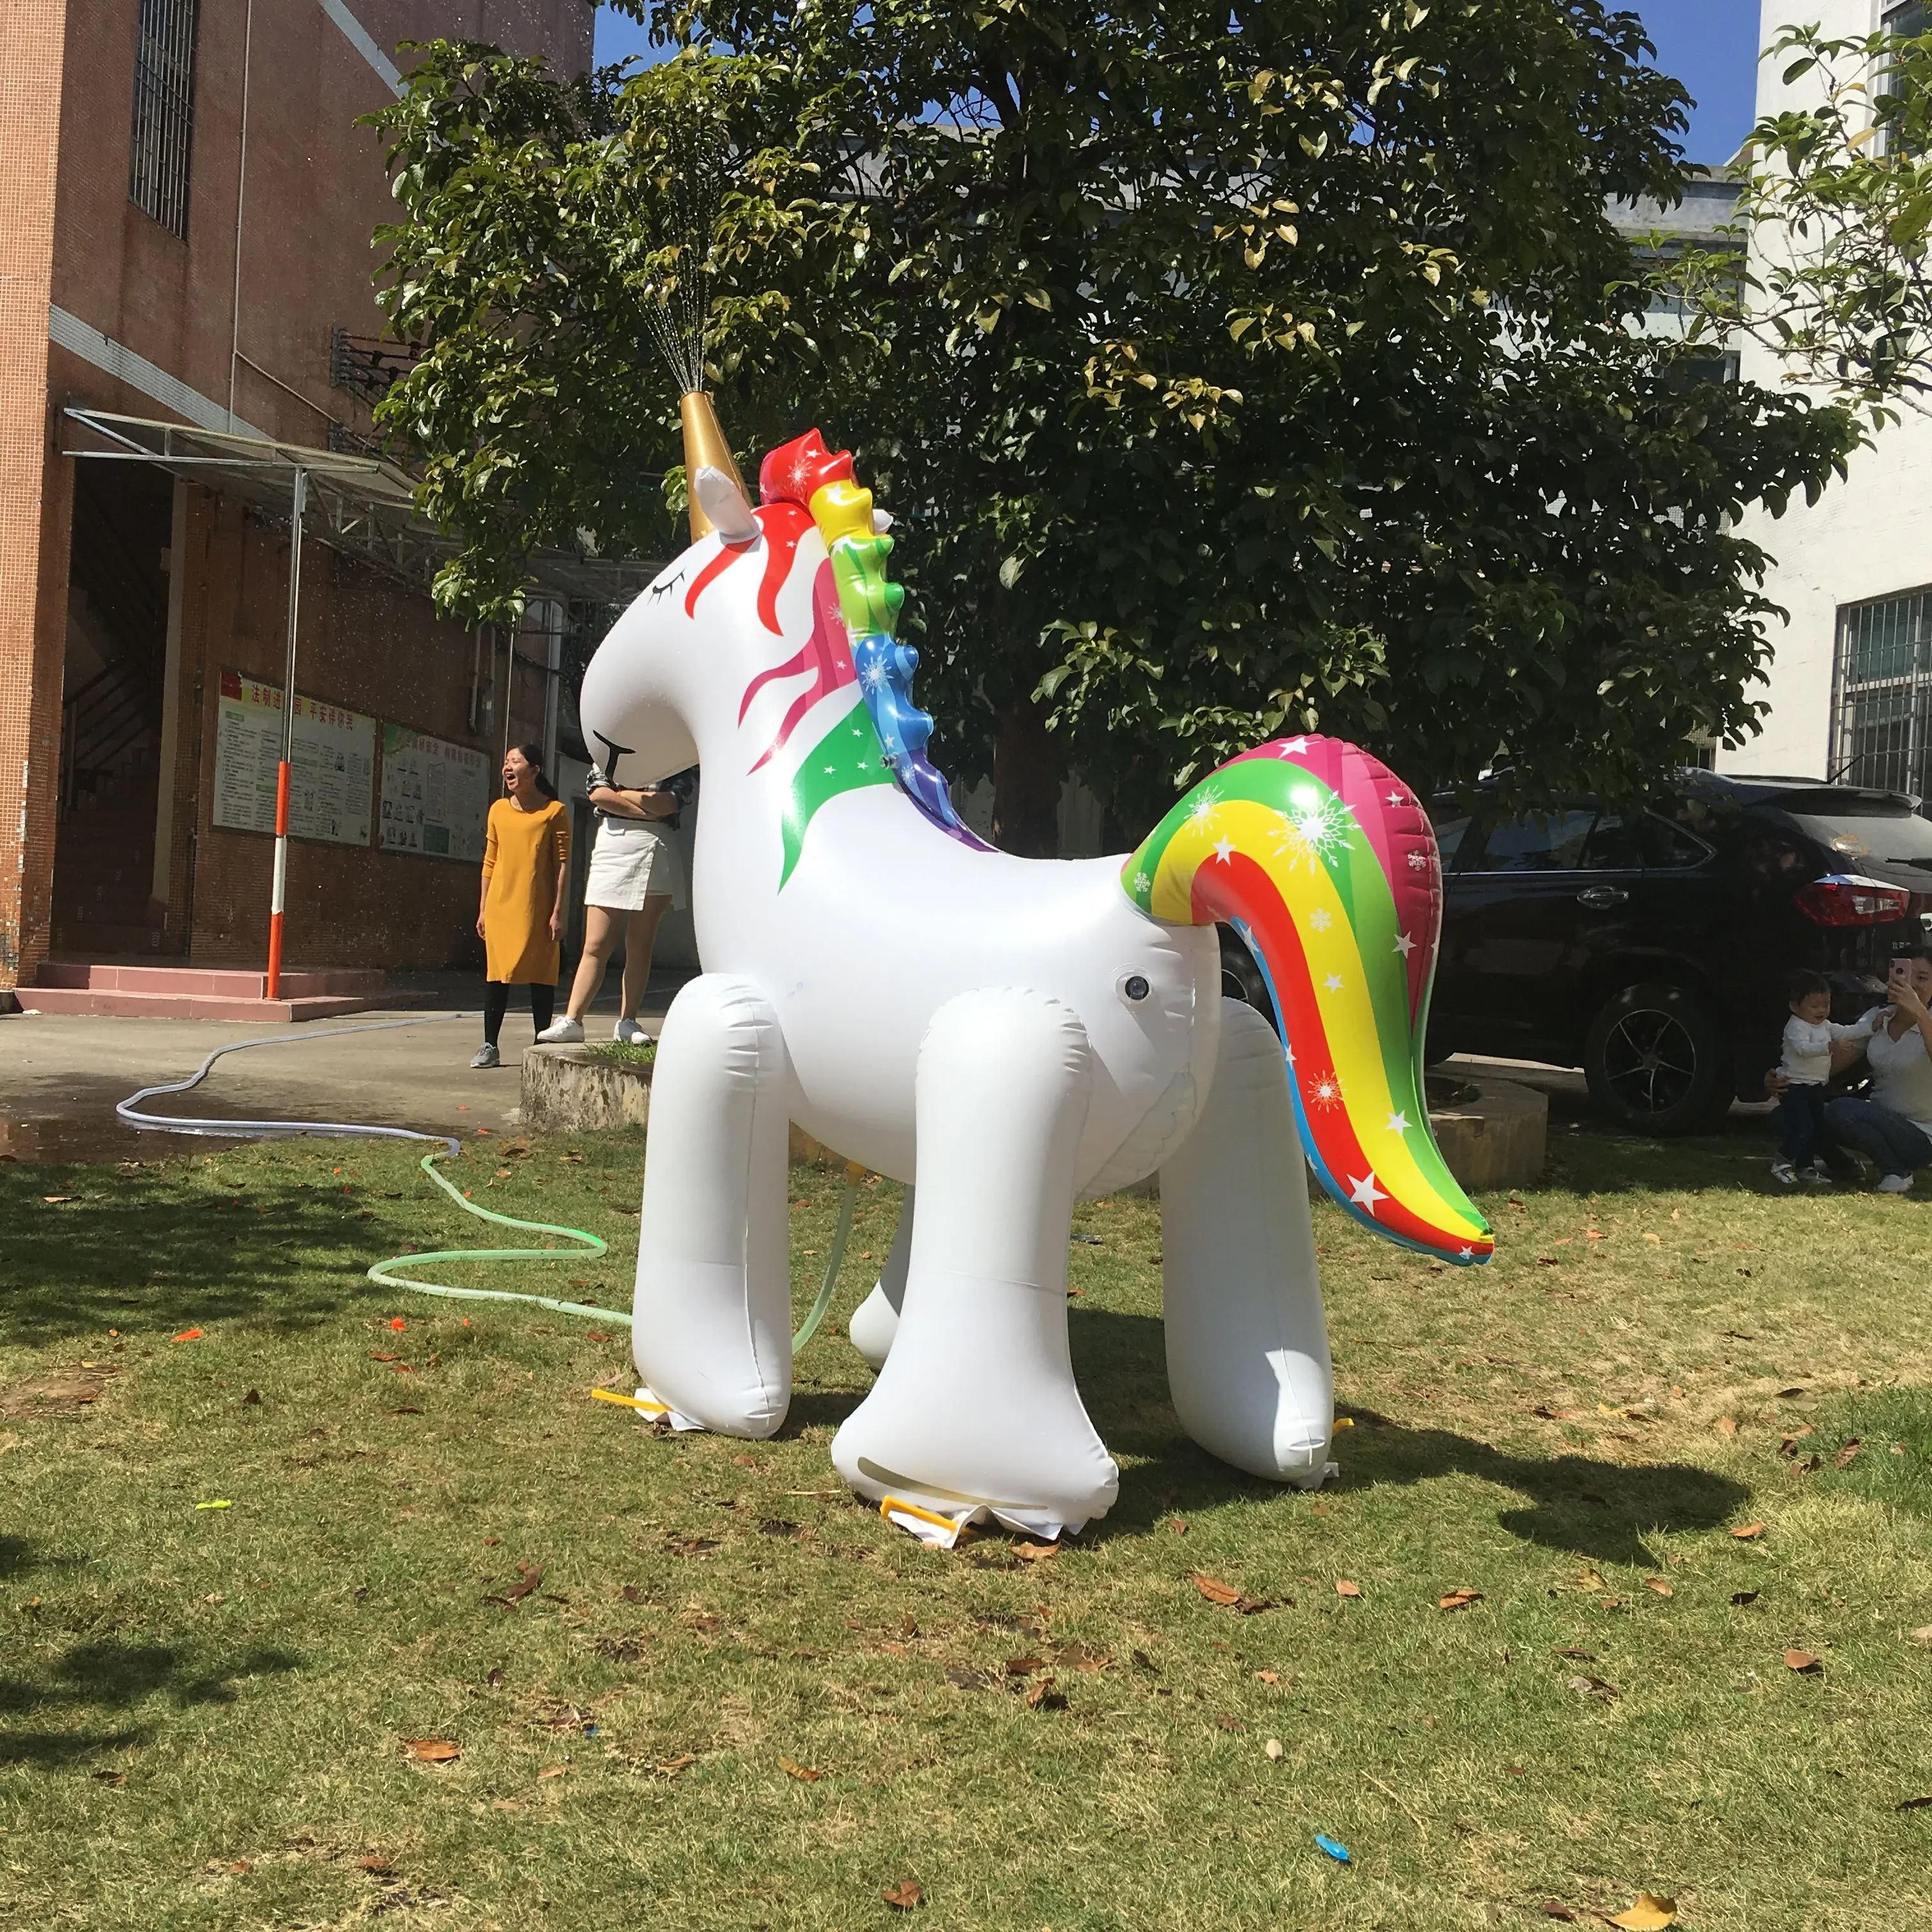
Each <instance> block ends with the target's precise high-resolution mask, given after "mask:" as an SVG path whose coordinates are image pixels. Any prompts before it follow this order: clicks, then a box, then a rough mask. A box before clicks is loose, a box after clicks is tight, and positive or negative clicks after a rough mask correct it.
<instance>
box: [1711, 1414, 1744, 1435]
mask: <svg viewBox="0 0 1932 1932" xmlns="http://www.w3.org/2000/svg"><path fill="white" fill-rule="evenodd" d="M1714 1426H1715V1428H1716V1430H1717V1432H1718V1434H1719V1435H1720V1436H1735V1435H1736V1433H1738V1419H1737V1418H1736V1416H1735V1415H1721V1416H1719V1417H1718V1420H1717V1422H1716V1424H1715V1425H1714Z"/></svg>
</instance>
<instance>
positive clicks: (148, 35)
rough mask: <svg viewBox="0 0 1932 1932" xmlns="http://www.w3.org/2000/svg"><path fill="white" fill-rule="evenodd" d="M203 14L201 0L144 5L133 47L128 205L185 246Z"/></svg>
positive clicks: (146, 1)
mask: <svg viewBox="0 0 1932 1932" xmlns="http://www.w3.org/2000/svg"><path fill="white" fill-rule="evenodd" d="M200 13H201V0H140V8H139V24H138V26H137V27H136V40H135V46H134V136H133V142H132V143H131V145H130V152H129V157H128V164H127V195H128V199H130V200H131V201H132V202H133V204H134V205H135V206H136V208H140V209H142V211H145V213H147V214H151V215H152V216H153V217H154V219H155V220H157V221H158V222H159V223H160V224H161V226H163V228H165V229H167V230H168V232H169V233H170V234H172V235H178V236H181V239H183V240H184V241H185V240H186V239H187V176H188V157H189V153H190V149H191V148H192V147H193V141H194V36H195V28H196V25H197V23H198V22H199V17H200Z"/></svg>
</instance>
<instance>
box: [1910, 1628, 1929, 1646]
mask: <svg viewBox="0 0 1932 1932" xmlns="http://www.w3.org/2000/svg"><path fill="white" fill-rule="evenodd" d="M1912 1642H1913V1643H1932V1624H1921V1625H1919V1626H1918V1628H1917V1629H1916V1630H1915V1631H1913V1632H1912Z"/></svg>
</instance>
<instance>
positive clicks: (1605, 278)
mask: <svg viewBox="0 0 1932 1932" xmlns="http://www.w3.org/2000/svg"><path fill="white" fill-rule="evenodd" d="M636 10H637V12H638V13H639V14H640V17H646V18H648V19H649V20H650V22H651V24H652V29H653V31H654V32H655V34H657V36H658V37H659V38H660V39H661V40H664V41H665V42H667V43H669V44H670V45H671V46H675V47H676V49H679V51H678V52H677V54H676V58H672V59H670V60H669V61H667V62H666V63H665V64H664V65H659V66H655V67H652V68H645V69H637V68H631V69H630V70H628V71H618V70H604V71H599V72H598V73H596V74H592V76H590V77H589V78H588V79H587V80H583V81H582V82H580V83H575V84H565V83H561V82H559V80H556V78H554V77H552V76H550V75H548V74H546V73H545V72H544V71H543V70H542V69H541V67H540V66H538V65H535V64H534V63H532V62H527V61H523V60H517V59H513V58H508V57H505V56H503V55H500V54H498V53H496V52H493V51H490V50H487V49H481V48H478V47H475V46H462V45H457V44H454V43H433V44H431V45H429V46H425V48H423V49H421V50H420V57H421V65H419V68H418V69H417V70H416V72H415V73H414V74H413V75H412V76H411V77H410V82H409V86H408V89H407V92H406V93H405V95H404V97H403V98H401V100H399V101H398V102H397V103H396V104H395V106H394V107H392V108H389V109H386V110H383V113H381V114H380V115H378V116H377V117H376V119H377V124H379V125H380V127H382V128H383V130H384V132H385V133H386V136H387V137H388V139H389V143H390V146H391V148H392V163H393V167H394V172H395V191H396V194H397V198H398V202H400V204H401V219H400V220H399V221H398V223H396V224H395V225H394V226H391V227H389V228H387V229H384V230H383V231H381V232H380V235H379V240H380V242H382V243H383V244H384V245H386V248H388V251H389V254H388V257H387V262H386V268H385V270H384V282H383V286H384V299H385V301H386V305H387V307H388V311H389V315H390V317H391V320H392V327H393V329H395V332H397V333H398V335H400V336H401V338H404V340H405V341H408V342H410V344H413V345H414V346H415V347H416V348H417V350H419V360H418V361H417V362H416V366H415V368H414V369H413V371H412V373H411V374H410V375H409V376H408V377H407V378H406V379H405V380H404V381H403V382H402V383H400V384H399V385H398V387H397V389H395V391H394V392H392V395H391V397H390V398H389V401H387V402H386V404H385V405H384V407H383V421H384V422H385V424H386V425H387V426H388V427H389V429H390V430H391V431H392V432H394V433H396V434H400V435H403V436H405V437H407V438H408V439H409V440H410V441H411V442H413V443H414V444H415V445H416V447H417V448H418V449H419V450H420V451H421V452H422V454H423V455H424V457H425V460H426V465H427V467H426V472H425V475H426V480H425V484H424V490H423V495H424V500H425V505H426V507H427V508H428V509H429V510H430V511H431V512H432V513H434V514H437V515H438V516H439V517H442V518H443V519H444V520H446V521H447V522H448V523H450V524H451V525H452V526H453V527H454V528H455V529H458V531H459V532H461V534H462V535H463V538H464V539H465V548H464V550H463V555H462V556H460V558H459V559H457V560H456V561H455V562H454V563H452V565H451V566H450V568H449V569H448V570H447V571H446V573H445V574H444V577H443V580H442V583H441V586H440V589H441V592H442V594H443V596H444V597H445V598H446V601H448V602H449V603H450V604H452V606H453V607H458V608H461V609H463V610H466V611H469V612H470V613H472V614H476V613H481V614H488V613H492V612H498V611H500V610H503V609H504V608H505V607H507V606H508V604H509V603H511V601H514V595H515V592H516V586H517V583H518V581H519V578H520V574H521V558H522V556H523V554H524V553H525V551H526V547H527V546H528V545H529V544H532V543H533V542H535V541H559V540H566V541H567V540H569V539H571V538H573V537H575V538H577V539H579V540H580V541H585V542H587V543H592V544H595V545H596V546H598V547H600V548H602V549H604V550H613V549H616V550H634V551H637V552H639V553H644V554H652V553H664V552H665V551H667V550H669V549H670V548H671V547H675V546H676V545H677V544H679V542H680V541H681V538H679V536H678V535H676V532H675V529H674V526H673V524H672V523H671V521H670V514H669V513H668V511H667V504H668V505H670V507H671V508H674V507H675V504H676V498H677V491H678V489H679V476H678V475H677V472H676V464H677V463H678V460H679V458H678V454H677V446H676V428H675V425H676V409H675V391H676V384H675V383H673V381H672V380H670V377H669V376H668V375H667V372H666V369H665V366H664V359H663V358H662V356H661V354H660V353H658V349H657V347H656V346H655V345H656V341H657V338H658V332H659V329H660V327H661V321H662V305H663V303H664V300H665V299H666V291H667V288H668V289H670V290H671V291H672V293H671V299H672V301H673V303H675V302H677V301H679V300H687V299H690V298H691V296H693V295H694V294H697V295H700V296H702V297H703V299H704V301H705V303H706V306H707V308H708V310H709V318H710V323H709V335H708V341H707V347H706V363H707V366H708V369H709V376H710V380H711V382H712V386H714V387H715V391H716V394H717V400H718V408H719V410H720V413H721V416H722V418H723V419H724V423H725V425H726V428H727V432H728V433H729V434H730V435H731V436H732V437H733V440H734V442H735V443H736V445H737V446H738V447H739V449H741V450H742V451H744V452H747V453H754V452H757V451H759V450H760V449H763V447H765V446H768V445H769V444H770V443H775V442H777V441H779V440H784V439H785V438H787V437H790V436H792V435H793V434H796V433H797V432H798V431H799V430H800V429H802V428H804V427H805V426H807V425H810V424H811V423H814V422H815V423H817V424H818V425H820V427H821V428H823V431H824V432H825V434H826V437H827V439H828V440H829V441H830V442H832V443H833V444H834V446H836V445H838V444H839V443H844V444H846V445H848V446H850V447H851V448H852V449H853V450H854V452H856V455H857V456H858V459H859V465H860V471H861V474H862V475H863V476H864V477H865V478H866V479H867V480H868V481H869V482H871V484H872V485H873V487H874V490H875V492H876V493H877V496H878V498H879V499H880V502H882V503H883V504H885V505H888V506H889V507H890V508H892V510H893V511H895V513H897V514H898V515H899V516H900V517H901V524H900V526H899V532H898V535H899V541H898V550H897V552H896V553H895V558H894V568H895V572H896V573H897V574H898V575H899V576H900V577H901V578H902V579H903V580H904V582H905V583H907V586H909V589H910V597H909V599H908V606H907V608H908V613H909V615H910V617H911V618H912V620H913V626H914V627H915V628H914V629H913V635H914V637H915V639H916V642H917V643H919V646H920V649H921V652H922V660H923V661H922V668H921V671H920V674H919V675H920V682H919V697H920V700H921V702H922V703H924V704H926V706H928V707H929V709H932V711H933V712H935V715H936V716H937V717H938V721H939V730H938V734H937V736H936V740H935V749H936V752H937V754H938V756H939V757H940V759H941V762H942V763H944V765H945V766H947V769H949V770H950V771H951V772H953V773H954V774H955V775H956V776H961V777H965V778H971V777H973V776H975V775H978V774H979V773H981V772H984V771H986V770H987V769H989V767H990V769H992V771H993V773H994V776H995V788H996V794H997V798H998V804H997V806H996V810H997V812H998V822H999V829H1000V832H1001V838H1002V842H1004V843H1007V844H1010V845H1011V846H1012V847H1013V848H1014V849H1017V850H1042V849H1050V847H1051V841H1052V822H1051V814H1052V804H1053V800H1054V799H1055V796H1056V795H1057V782H1056V781H1055V772H1056V771H1058V772H1066V771H1067V770H1070V769H1078V770H1079V771H1080V772H1082V773H1083V774H1085V775H1086V776H1087V777H1088V778H1089V779H1090V781H1092V782H1093V783H1094V784H1095V785H1096V787H1097V788H1098V789H1099V790H1100V791H1101V793H1102V794H1103V796H1104V797H1106V798H1107V799H1109V801H1110V802H1112V804H1113V805H1114V806H1115V808H1116V811H1117V813H1118V815H1119V817H1121V820H1122V822H1123V823H1124V824H1126V825H1127V826H1138V824H1139V823H1142V822H1144V821H1145V819H1146V817H1147V815H1148V813H1149V811H1151V810H1154V809H1157V808H1160V807H1163V806H1164V805H1165V804H1166V802H1168V801H1169V799H1171V798H1172V794H1173V790H1174V788H1175V786H1176V784H1179V783H1181V782H1184V781H1186V780H1187V778H1190V776H1191V775H1193V774H1195V773H1196V772H1199V769H1202V767H1203V766H1204V765H1205V764H1206V763H1211V762H1212V761H1214V760H1216V759H1218V758H1220V757H1223V756H1225V755H1227V754H1229V753H1231V752H1232V751H1235V750H1236V749H1238V748H1241V747H1242V746H1244V745H1247V744H1250V743H1252V742H1255V741H1256V740H1257V739H1260V738H1262V737H1265V736H1268V735H1270V734H1271V733H1276V732H1278V731H1280V730H1301V729H1313V728H1319V729H1322V730H1331V731H1336V732H1339V733H1343V734H1345V735H1348V736H1354V737H1356V738H1358V739H1361V740H1362V741H1364V742H1367V743H1368V744H1370V745H1373V747H1374V748H1376V750H1377V751H1379V753H1381V754H1382V755H1383V756H1385V757H1386V758H1388V760H1389V761H1390V762H1391V763H1393V764H1394V766H1396V767H1397V769H1400V770H1402V771H1403V772H1405V774H1406V775H1408V776H1409V777H1410V778H1411V779H1412V781H1414V782H1415V783H1417V784H1422V785H1429V784H1435V783H1438V782H1441V781H1469V780H1471V779H1472V778H1474V777H1475V775H1476V773H1477V772H1478V770H1480V769H1483V768H1485V767H1490V766H1502V767H1508V768H1511V769H1512V770H1513V772H1514V778H1512V779H1511V781H1509V783H1510V784H1511V786H1512V787H1514V790H1516V791H1517V793H1518V794H1519V795H1520V796H1522V797H1523V798H1525V799H1540V798H1547V797H1550V796H1555V795H1556V794H1559V793H1563V792H1566V791H1574V790H1586V789H1595V790H1601V791H1604V792H1607V793H1613V794H1615V793H1629V792H1631V791H1632V790H1637V789H1640V788H1642V787H1643V786H1645V785H1646V784H1648V783H1649V782H1651V781H1653V780H1654V779H1655V777H1656V776H1657V775H1658V774H1659V773H1660V772H1662V771H1663V770H1664V769H1667V768H1668V767H1669V766H1671V765H1673V764H1675V763H1678V762H1680V761H1681V760H1682V755H1683V747H1684V745H1685V741H1686V740H1687V739H1690V738H1691V737H1693V736H1709V737H1712V738H1715V739H1722V740H1730V741H1736V740H1738V739H1740V738H1742V736H1745V734H1747V733H1748V731H1749V730H1751V727H1752V724H1753V722H1754V719H1755V717H1756V715H1757V712H1758V710H1759V709H1760V707H1759V706H1757V704H1756V703H1755V702H1754V700H1753V699H1752V698H1751V697H1750V696H1749V695H1748V691H1747V689H1746V686H1747V685H1748V682H1749V680H1750V679H1751V676H1752V675H1753V673H1754V671H1755V670H1756V669H1757V667H1758V666H1759V665H1760V663H1761V662H1762V661H1763V658H1765V656H1766V654H1767V653H1766V646H1765V643H1764V642H1763V623H1762V620H1763V616H1764V615H1765V613H1766V611H1767V610H1768V609H1769V606H1768V605H1767V604H1766V603H1765V602H1764V601H1763V598H1761V597H1760V595H1759V594H1758V592H1757V589H1756V584H1757V579H1758V577H1759V574H1760V572H1761V570H1762V566H1763V557H1762V556H1761V555H1760V553H1759V552H1757V550H1755V549H1754V547H1752V546H1751V544H1749V543H1748V542H1747V541H1744V540H1742V539H1741V538H1739V536H1738V535H1736V532H1735V529H1734V528H1733V522H1734V520H1735V518H1736V517H1737V515H1738V514H1739V512H1740V511H1742V509H1743V508H1745V506H1746V505H1748V504H1751V503H1753V502H1764V503H1768V504H1769V505H1771V506H1772V508H1774V509H1778V508H1782V507H1783V505H1784V502H1785V500H1786V499H1787V496H1789V495H1790V493H1793V491H1797V490H1803V491H1805V492H1807V493H1816V492H1817V490H1819V489H1820V487H1822V486H1823V484H1824V482H1825V481H1826V479H1827V478H1829V475H1830V474H1831V473H1832V469H1833V467H1834V465H1835V463H1838V461H1839V460H1840V459H1841V457H1842V455H1843V452H1844V450H1845V449H1846V447H1847V446H1848V441H1849V437H1850V434H1851V431H1850V430H1849V425H1848V423H1847V421H1846V418H1845V417H1844V416H1843V415H1842V414H1841V413H1838V412H1835V411H1832V410H1821V409H1815V408H1814V407H1811V406H1810V404H1808V402H1807V401H1805V399H1803V398H1799V397H1795V396H1781V395H1772V394H1769V393H1767V392H1764V391H1762V390H1760V389H1756V388H1754V387H1752V386H1750V385H1748V384H1731V385H1724V386H1719V385H1714V384H1709V383H1697V382H1694V381H1691V380H1687V377H1686V371H1685V365H1684V362H1683V360H1682V356H1681V353H1680V352H1679V350H1678V348H1677V347H1676V346H1675V345H1673V344H1670V343H1667V342H1665V341H1661V340H1660V339H1658V338H1655V337H1649V336H1646V335H1643V333H1641V332H1640V330H1639V329H1637V326H1636V323H1637V318H1638V317H1640V315H1641V314H1642V312H1643V309H1644V308H1645V306H1646V303H1647V302H1648V300H1649V288H1648V287H1647V285H1646V280H1645V278H1644V276H1643V274H1642V272H1640V269H1638V268H1637V266H1634V264H1633V262H1632V260H1631V256H1630V254H1629V251H1628V246H1627V245H1626V243H1625V242H1624V240H1623V239H1622V238H1621V237H1620V236H1619V235H1618V233H1616V229H1614V228H1613V226H1612V224H1611V223H1610V220H1608V219H1607V216H1606V214H1605V203H1606V201H1607V199H1610V198H1612V197H1625V198H1636V197H1639V196H1649V197H1654V198H1656V199H1661V200H1663V201H1665V202H1669V201H1671V200H1673V199H1675V198H1676V196H1677V195H1678V193H1679V191H1680V189H1681V186H1682V181H1683V179H1684V171H1683V169H1682V163H1681V157H1680V154H1679V149H1678V147H1677V145H1676V136H1677V135H1678V134H1679V133H1681V132H1682V129H1683V127H1684V125H1685V121H1684V116H1683V112H1682V110H1683V106H1684V103H1685V95H1684V92H1683V90H1682V89H1681V87H1679V85H1678V84H1677V83H1676V82H1675V81H1673V80H1670V79H1669V78H1667V77H1665V76H1664V75H1662V74H1659V73H1658V72H1657V71H1655V69H1654V68H1651V67H1649V66H1646V65H1644V62H1643V55H1644V54H1645V53H1646V51H1647V44H1646V42H1645V41H1644V40H1643V36H1642V30H1641V28H1640V25H1639V23H1637V20H1635V18H1634V17H1633V16H1631V15H1630V14H1628V13H1610V12H1607V10H1605V8H1604V7H1603V6H1602V5H1601V4H1599V0H1517V4H1515V5H1511V6H1509V7H1490V6H1482V7H1477V6H1469V5H1436V6H1425V5H1415V4H1409V5H1404V4H1402V0H1395V3H1394V4H1386V0H1238V4H1236V5H1233V6H1232V7H1229V6H1228V5H1226V4H1223V5H1217V6H1207V5H1201V4H1199V0H1160V4H1154V0H1129V3H1128V4H1125V5H1106V6H1104V7H1103V6H1097V5H1091V4H1085V0H968V4H965V5H941V4H938V3H937V0H865V4H863V5H859V4H857V0H781V4H780V3H779V0H769V4H767V0H748V3H747V4H738V3H737V0H681V4H677V5H670V6H660V7H648V6H647V5H646V4H644V0H639V4H638V5H637V8H636ZM705 157H728V159H727V164H726V165H725V166H724V169H723V178H722V179H721V182H720V184H719V192H718V196H717V197H716V199H717V206H716V208H715V213H711V212H710V211H706V213H707V214H709V220H708V222H707V223H706V226H708V229H709V235H710V238H711V239H710V241H709V247H708V249H706V250H704V251H703V260H702V263H701V264H700V261H699V260H698V255H699V253H700V251H699V250H698V249H697V248H693V247H691V245H688V242H687V241H686V239H685V229H686V227H687V226H688V222H689V220H690V217H691V209H690V207H689V205H688V203H689V201H690V199H691V193H692V182H693V181H694V178H696V175H701V173H702V172H703V166H704V165H705ZM694 169H695V170H696V174H694ZM700 268H701V271H702V273H701V275H700ZM664 475H669V478H670V489H669V494H668V496H667V494H666V492H665V490H664V488H663V487H661V485H660V478H661V477H662V476H664Z"/></svg>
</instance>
